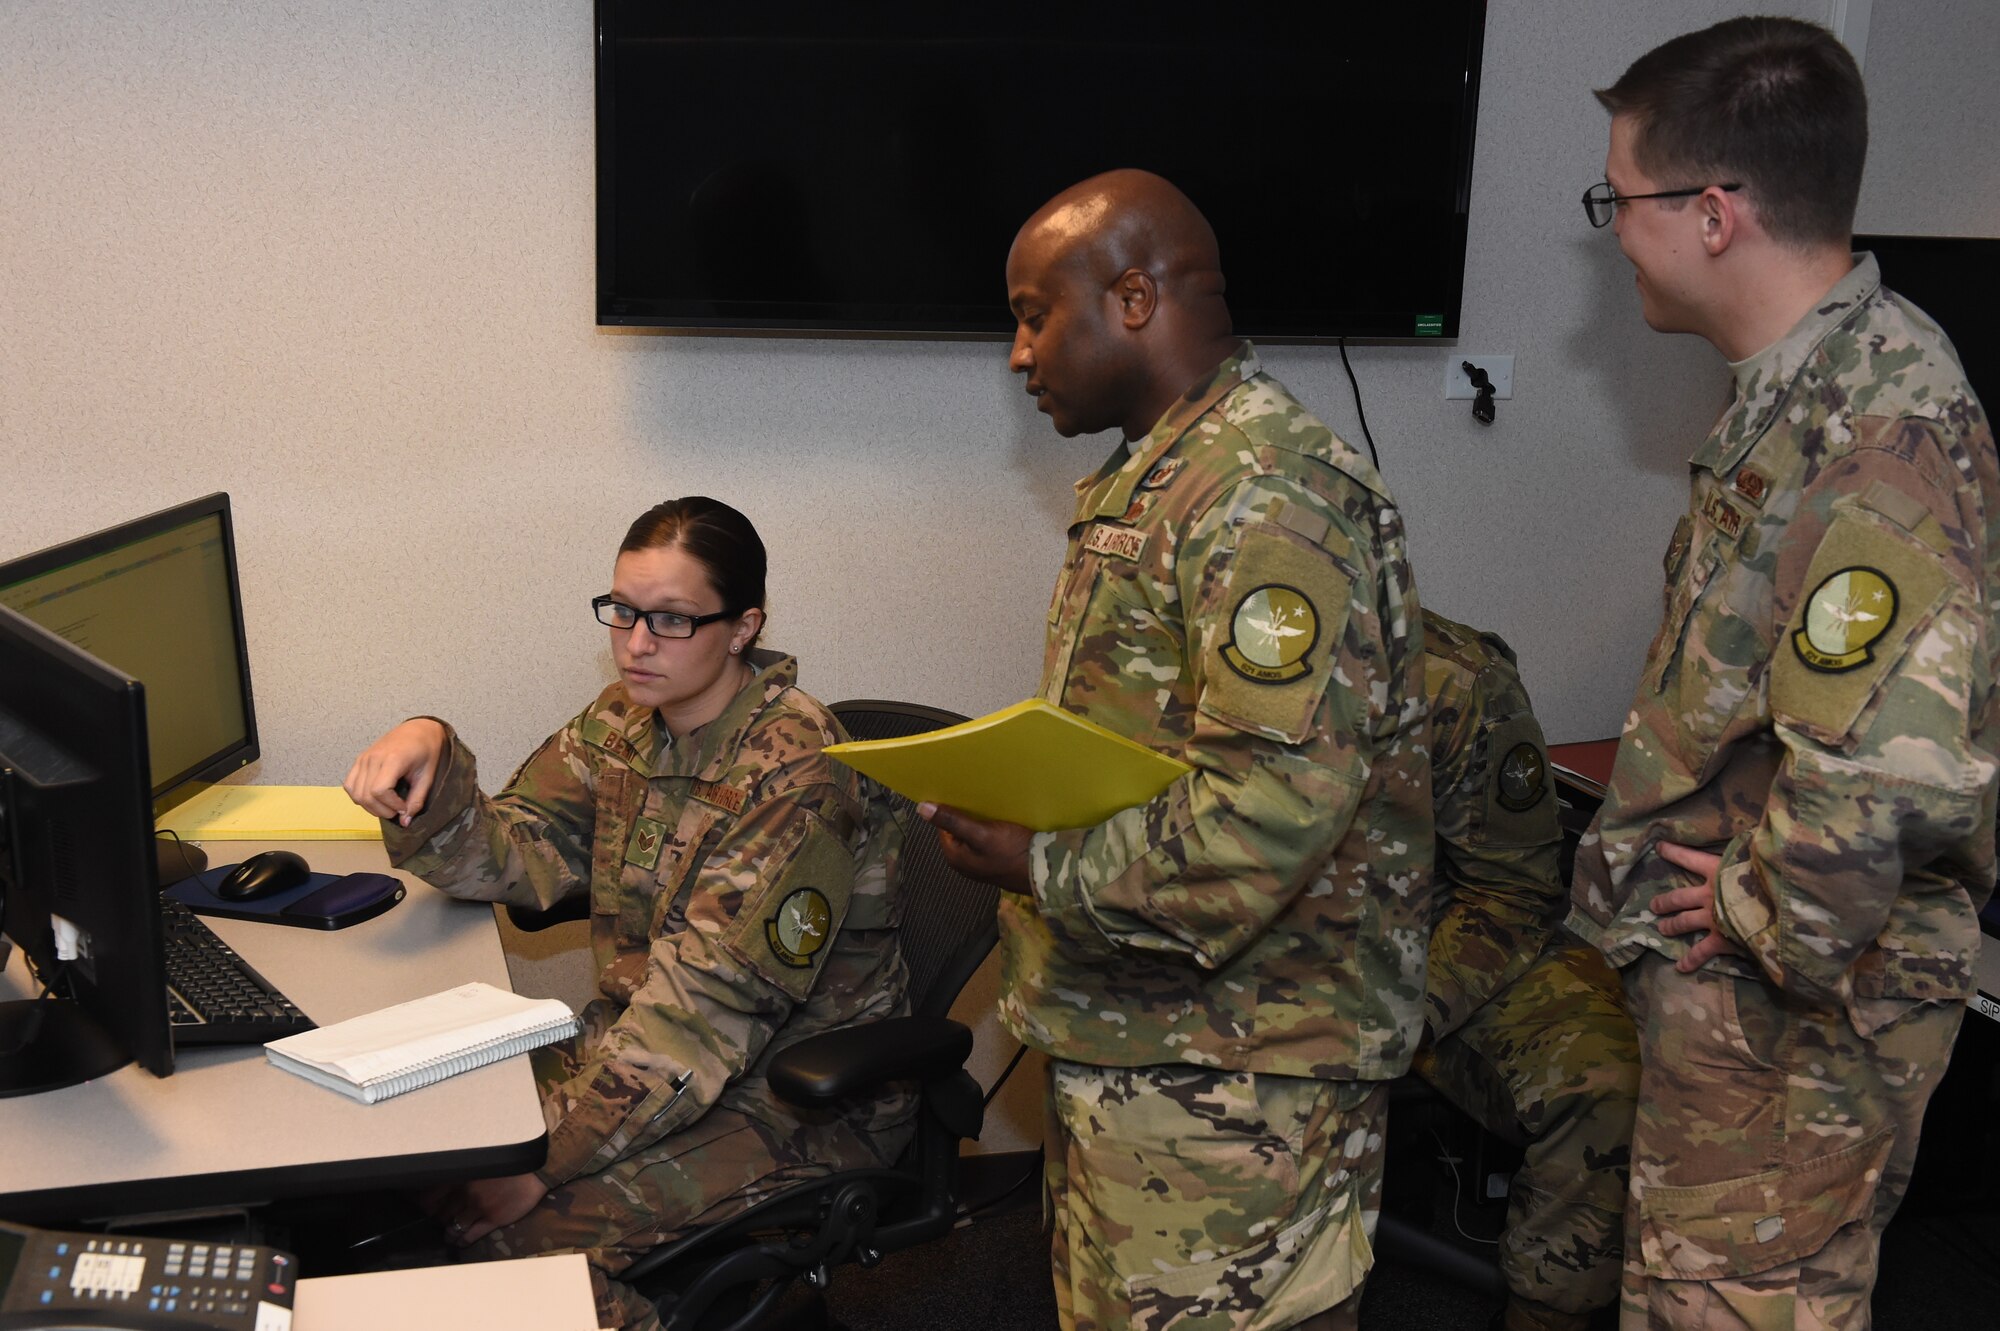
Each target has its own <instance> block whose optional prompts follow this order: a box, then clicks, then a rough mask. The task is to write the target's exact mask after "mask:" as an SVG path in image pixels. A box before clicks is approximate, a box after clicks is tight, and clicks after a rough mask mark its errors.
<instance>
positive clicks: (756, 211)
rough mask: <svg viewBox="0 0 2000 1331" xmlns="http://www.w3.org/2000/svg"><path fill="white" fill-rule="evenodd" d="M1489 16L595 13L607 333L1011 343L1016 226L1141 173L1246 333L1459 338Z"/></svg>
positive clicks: (1469, 10) (1361, 11)
mask: <svg viewBox="0 0 2000 1331" xmlns="http://www.w3.org/2000/svg"><path fill="white" fill-rule="evenodd" d="M1485 15H1486V6H1485V4H1484V2H1483V0H1435V2H1434V3H1428V4H1421V5H1352V4H1328V3H1326V2H1325V0H1316V2H1315V3H1310V4H1283V3H1281V4H1280V5H1279V6H1278V8H1277V9H1276V10H1275V11H1274V10H1272V9H1270V8H1269V7H1268V6H1265V7H1260V8H1259V9H1258V10H1257V11H1256V13H1255V15H1254V17H1252V18H1249V19H1244V20H1240V21H1239V20H1234V19H1231V20H1220V19H1218V16H1217V13H1216V11H1215V10H1214V8H1213V7H1212V6H1207V5H1195V4H1190V3H1187V2H1186V0H1145V2H1144V3H1141V2H1140V0H1070V2H1069V3H1065V4H1060V5H1047V6H1042V7H1040V8H1037V9H1036V10H1034V11H1033V12H1032V13H1028V12H1025V11H1021V10H1018V9H1012V8H1004V7H999V6H992V5H952V4H937V3H935V2H934V0H926V2H925V3H915V2H914V0H883V2H881V3H870V4H866V5H862V4H853V3H838V2H836V3H825V0H772V2H771V3H763V4H757V5H738V6H728V5H683V4H659V3H658V2H657V0H598V4H597V23H598V41H597V223H598V233H597V234H598V242H597V262H598V322H599V323H600V324H608V325H630V324H640V325H656V326H666V327H679V328H695V329H710V330H723V331H727V330H768V331H781V330H791V331H814V332H837V331H853V332H862V333H867V332H897V333H914V334H929V335H947V336H950V335H959V336H990V335H1001V336H1004V335H1007V334H1009V333H1011V332H1012V330H1013V324H1012V321H1011V319H1010V318H1009V316H1008V314H1007V309H1006V291H1005V287H1006V283H1005V280H1004V267H1005V260H1006V255H1007V249H1008V246H1009V244H1010V243H1011V242H1012V240H1013V236H1014V232H1015V230H1016V229H1017V228H1018V227H1019V226H1020V225H1021V223H1022V222H1024V221H1026V220H1027V218H1028V216H1029V214H1030V213H1032V212H1033V211H1034V210H1035V208H1037V207H1038V206H1040V205H1041V204H1042V203H1043V202H1045V201H1046V200H1047V199H1049V198H1050V197H1051V196H1052V195H1054V194H1055V193H1056V192H1057V191H1059V190H1061V189H1063V188H1065V187H1067V186H1069V185H1072V184H1074V183H1076V182H1077V181H1080V180H1082V179H1084V178H1085V177H1087V176H1091V175H1094V174H1096V173H1098V172H1101V171H1105V170H1109V169H1111V168H1114V167H1140V168H1144V169H1146V170H1150V171H1155V172H1158V173H1159V174H1161V175H1163V176H1165V177H1167V178H1168V179H1169V180H1171V181H1173V182H1174V183H1175V184H1177V185H1179V186H1180V187H1181V189H1183V190H1184V191H1185V192H1186V193H1187V194H1188V195H1189V196H1190V197H1191V198H1192V199H1193V200H1194V202H1195V203H1196V205H1197V206H1199V207H1200V208H1201V209H1202V210H1203V212H1204V213H1205V214H1206V215H1207V217H1208V219H1209V221H1210V222H1211V223H1212V224H1213V225H1214V227H1215V231H1216V235H1217V238H1218V240H1219V241H1220V244H1221V248H1222V263H1223V270H1224V272H1225V273H1227V275H1228V279H1229V291H1228V300H1229V305H1230V311H1231V313H1232V315H1233V316H1234V318H1235V324H1236V331H1237V332H1238V333H1241V334H1243V335H1245V336H1250V337H1260V338H1265V339H1273V338H1284V339H1293V340H1311V339H1320V338H1332V337H1336V336H1340V335H1345V334H1354V335H1364V336H1378V337H1394V338H1408V337H1433V336H1434V337H1456V336H1457V335H1458V320H1459V305H1460V296H1461V290H1462V286H1463V278H1464V266H1465V241H1466V227H1467V218H1468V216H1469V209H1470V203H1469V200H1470V193H1471V180H1472V150H1473V131H1474V121H1475V115H1476V110H1477V105H1478V94H1479V71H1480V54H1481V49H1482V44H1483V38H1484V32H1485Z"/></svg>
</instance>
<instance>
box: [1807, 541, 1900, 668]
mask: <svg viewBox="0 0 2000 1331" xmlns="http://www.w3.org/2000/svg"><path fill="white" fill-rule="evenodd" d="M1895 622H1896V584H1895V583H1893V582H1891V581H1890V580H1889V575H1888V574H1886V573H1884V572H1882V571H1881V570H1880V569H1876V568H1869V567H1867V566H1865V565H1853V566H1851V567H1848V568H1843V569H1840V570H1839V571H1837V572H1835V573H1833V574H1832V575H1831V576H1829V577H1828V578H1826V579H1825V580H1824V581H1822V582H1821V583H1820V584H1819V586H1817V587H1815V588H1813V593H1812V596H1811V597H1809V598H1808V599H1807V602H1806V614H1805V626H1804V627H1802V628H1800V629H1799V630H1798V631H1797V632H1795V633H1793V634H1792V650H1793V651H1795V652H1797V653H1798V654H1799V660H1801V661H1803V662H1804V663H1805V664H1806V665H1807V666H1808V667H1810V668H1811V669H1814V670H1820V671H1824V672H1826V673H1828V674H1839V673H1840V672H1842V671H1845V670H1853V669H1856V668H1857V667H1860V666H1863V665H1866V664H1867V663H1868V662H1870V661H1872V660H1874V659H1875V653H1874V651H1873V645H1874V643H1875V641H1876V640H1877V639H1878V638H1880V637H1881V636H1882V635H1883V634H1884V633H1887V632H1888V631H1889V628H1890V626H1891V625H1893V624H1894V623H1895Z"/></svg>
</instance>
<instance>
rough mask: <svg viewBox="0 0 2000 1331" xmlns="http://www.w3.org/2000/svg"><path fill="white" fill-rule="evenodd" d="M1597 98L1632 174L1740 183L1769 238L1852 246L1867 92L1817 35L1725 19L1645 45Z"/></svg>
mask: <svg viewBox="0 0 2000 1331" xmlns="http://www.w3.org/2000/svg"><path fill="white" fill-rule="evenodd" d="M1597 100H1598V101H1599V102H1601V103H1603V104H1604V108H1605V109H1606V110H1608V111H1610V112H1611V114H1613V115H1614V116H1619V115H1623V116H1630V117H1632V120H1633V122H1634V127H1635V128H1636V129H1637V131H1638V133H1637V135H1636V136H1635V138H1634V141H1633V142H1634V151H1635V153H1636V155H1637V158H1638V162H1639V165H1640V167H1641V168H1643V169H1644V170H1645V172H1646V174H1648V175H1650V176H1651V177H1653V179H1654V180H1655V181H1656V182H1658V183H1659V184H1660V185H1661V187H1663V188H1670V189H1681V188H1693V187H1695V186H1702V185H1718V184H1723V183H1725V182H1728V181H1739V182H1741V183H1742V185H1743V188H1744V190H1745V192H1746V193H1747V194H1748V195H1749V197H1750V199H1751V201H1752V203H1753V204H1754V205H1755V207H1756V209H1757V216H1758V218H1759V219H1760V220H1761V221H1762V223H1763V226H1764V230H1765V231H1767V232H1768V233H1770V235H1771V236H1772V237H1773V238H1774V239H1777V240H1781V241H1785V242H1787V243H1789V244H1794V245H1811V244H1821V243H1829V242H1830V243H1834V244H1842V245H1844V244H1846V243H1847V242H1848V240H1849V239H1850V238H1851V236H1852V234H1853V229H1854V206H1855V202H1856V201H1857V200H1858V199H1859V198H1860V196H1861V167H1862V163H1863V162H1864V161H1865V160H1866V159H1867V156H1868V94H1867V92H1866V91H1865V90H1864V89H1863V88H1862V86H1861V70H1860V69H1859V68H1858V67H1857V66H1856V65H1855V63H1854V57H1853V56H1852V55H1850V54H1848V51H1847V48H1846V47H1845V46H1842V45H1841V44H1840V41H1839V40H1838V39H1837V38H1836V37H1834V35H1833V34H1832V33H1830V32H1828V31H1827V30H1826V29H1825V28H1822V27H1819V26H1818V25H1816V24H1812V23H1804V22H1801V21H1799V20H1797V19H1788V18H1733V19H1729V20H1727V21H1725V22H1722V23H1718V24H1716V25H1715V26H1714V27H1712V28H1703V29H1702V30H1701V31H1700V32H1690V33H1687V34H1686V35H1684V36H1680V37H1676V38H1674V39H1673V40H1672V41H1669V42H1665V43H1662V44H1661V45H1659V46H1656V47H1654V48H1653V49H1652V50H1650V51H1648V52H1647V53H1646V54H1644V55H1642V56H1640V57H1639V58H1638V59H1637V60H1635V61H1633V62H1632V67H1631V68H1630V69H1628V70H1626V71H1625V73H1624V75H1623V76H1622V77H1621V78H1619V80H1618V82H1616V83H1614V84H1612V85H1611V86H1610V87H1609V88H1601V89H1599V90H1598V92H1597Z"/></svg>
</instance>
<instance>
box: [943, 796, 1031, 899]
mask: <svg viewBox="0 0 2000 1331" xmlns="http://www.w3.org/2000/svg"><path fill="white" fill-rule="evenodd" d="M917 814H918V815H919V816H920V817H922V818H923V819H924V821H925V822H928V823H929V824H930V825H931V826H932V827H935V828H936V829H937V830H938V846H939V848H940V849H941V850H943V851H944V859H945V863H946V864H949V865H950V866H951V867H952V868H954V869H956V870H958V871H959V872H960V873H962V874H964V875H965V876H966V877H967V878H971V879H975V880H977V881H978V882H982V883H991V884H993V886H995V887H997V888H999V889H1000V890H1001V891H1002V892H1018V893H1020V894H1021V895H1022V896H1027V895H1028V894H1029V893H1031V892H1032V891H1034V883H1033V882H1032V881H1031V880H1030V879H1029V877H1028V843H1029V842H1031V841H1033V840H1034V838H1035V834H1034V833H1033V832H1030V831H1029V830H1028V829H1027V828H1025V827H1023V826H1021V825H1020V824H1019V823H997V822H989V821H988V820H987V819H984V818H974V817H973V816H972V815H971V814H969V813H964V812H962V811H960V810H958V809H954V808H952V807H951V806H950V805H949V804H932V803H929V802H928V801H926V802H925V803H922V804H919V805H918V806H917Z"/></svg>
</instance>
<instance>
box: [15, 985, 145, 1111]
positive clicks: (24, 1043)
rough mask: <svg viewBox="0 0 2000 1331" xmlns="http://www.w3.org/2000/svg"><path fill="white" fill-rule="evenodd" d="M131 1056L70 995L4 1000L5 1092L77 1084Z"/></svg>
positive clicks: (32, 1091) (112, 1069) (114, 1068)
mask: <svg viewBox="0 0 2000 1331" xmlns="http://www.w3.org/2000/svg"><path fill="white" fill-rule="evenodd" d="M131 1061H132V1058H131V1055H129V1054H127V1053H126V1052H125V1051H124V1050H123V1049H121V1048H119V1047H118V1042H117V1041H116V1040H113V1039H112V1038H111V1037H110V1036H108V1035H106V1034H105V1033H104V1028H103V1027H101V1026H99V1025H98V1024H97V1023H96V1022H95V1021H93V1020H91V1018H90V1017H89V1016H88V1015H87V1014H86V1013H85V1012H84V1010H83V1009H82V1008H81V1007H79V1006H77V1005H76V1004H75V1003H73V1002H71V1001H70V1000H69V999H67V998H24V999H17V1000H15V1001H14V1002H11V1003H0V1098H4V1097H7V1096H10V1095H34V1094H36V1093H37V1092H40V1091H54V1090H60V1089H61V1088H63V1087H65V1086H75V1085H77V1084H78V1083H80V1082H86V1081H92V1080H95V1079H96V1078H98V1077H103V1076H108V1075H109V1074H111V1073H113V1072H116V1071H117V1070H118V1069H119V1068H122V1067H124V1066H125V1065H126V1064H127V1063H130V1062H131Z"/></svg>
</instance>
